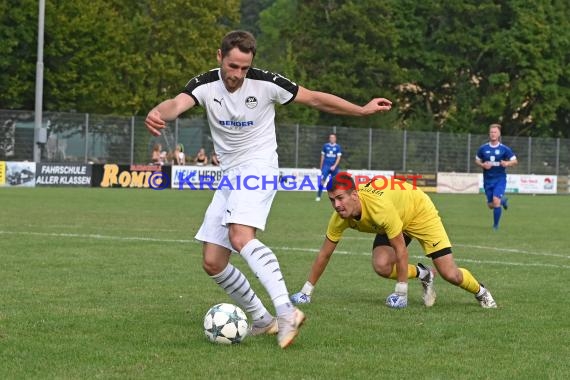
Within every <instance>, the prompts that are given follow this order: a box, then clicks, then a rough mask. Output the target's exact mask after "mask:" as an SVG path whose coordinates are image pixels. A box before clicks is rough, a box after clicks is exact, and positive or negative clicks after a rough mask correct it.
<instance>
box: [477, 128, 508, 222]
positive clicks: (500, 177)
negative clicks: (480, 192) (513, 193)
mask: <svg viewBox="0 0 570 380" xmlns="http://www.w3.org/2000/svg"><path fill="white" fill-rule="evenodd" d="M475 163H476V164H477V165H478V166H480V167H481V168H483V187H484V189H485V195H486V196H487V205H488V206H489V208H490V209H492V210H493V228H494V229H495V230H496V229H498V228H499V220H501V213H502V210H501V206H502V207H504V208H505V210H506V209H507V208H508V206H509V204H508V200H507V198H506V197H505V196H504V195H505V189H506V188H507V171H506V168H507V167H509V166H515V165H516V164H517V163H518V161H517V157H516V156H515V154H514V153H513V151H512V150H511V148H509V147H508V146H506V145H504V144H501V125H499V124H491V125H490V126H489V142H488V143H486V144H483V145H481V147H479V149H478V150H477V155H476V156H475Z"/></svg>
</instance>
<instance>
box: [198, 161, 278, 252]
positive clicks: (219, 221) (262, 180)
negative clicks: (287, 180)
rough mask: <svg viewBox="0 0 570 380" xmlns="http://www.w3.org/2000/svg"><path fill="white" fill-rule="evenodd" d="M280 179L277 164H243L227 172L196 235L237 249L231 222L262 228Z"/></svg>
mask: <svg viewBox="0 0 570 380" xmlns="http://www.w3.org/2000/svg"><path fill="white" fill-rule="evenodd" d="M278 179H279V169H278V168H277V167H267V166H266V167H262V166H249V165H244V166H240V167H237V168H234V169H230V170H228V171H227V172H224V174H223V178H222V180H221V181H220V185H219V186H218V189H217V190H216V192H215V193H214V197H213V199H212V202H211V203H210V206H208V209H207V210H206V215H205V216H204V221H203V222H202V226H201V227H200V229H199V230H198V233H197V234H196V236H195V238H196V239H197V240H200V241H202V242H207V243H214V244H217V245H221V246H223V247H226V248H228V249H230V250H234V249H233V248H232V245H231V244H230V239H229V234H228V232H229V231H228V224H232V223H235V224H242V225H245V226H251V227H255V228H257V229H259V230H262V231H263V230H264V229H265V223H266V222H267V217H268V216H269V211H270V210H271V204H272V203H273V198H275V194H276V193H277V181H278ZM238 189H239V190H238Z"/></svg>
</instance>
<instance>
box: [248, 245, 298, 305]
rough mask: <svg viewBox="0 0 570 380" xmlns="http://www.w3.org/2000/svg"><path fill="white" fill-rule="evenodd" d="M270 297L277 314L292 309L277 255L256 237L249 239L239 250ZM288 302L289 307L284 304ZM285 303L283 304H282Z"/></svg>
mask: <svg viewBox="0 0 570 380" xmlns="http://www.w3.org/2000/svg"><path fill="white" fill-rule="evenodd" d="M240 255H241V256H242V257H243V258H244V259H245V261H247V264H248V265H249V267H250V268H251V270H252V271H253V273H255V275H256V277H257V278H259V281H261V283H262V284H263V286H264V287H265V290H267V293H268V294H269V296H270V297H271V300H272V301H273V304H274V305H275V309H276V310H277V314H280V311H281V310H283V309H285V310H283V312H284V311H289V309H292V307H293V306H292V305H291V302H290V300H289V292H288V291H287V286H286V285H285V280H284V279H283V275H282V273H281V269H280V268H279V261H277V256H275V254H274V253H273V252H272V251H271V250H270V249H269V248H267V247H266V246H265V245H263V243H262V242H260V241H259V240H257V239H253V240H251V241H249V242H248V243H247V244H246V245H245V247H243V249H242V250H241V252H240ZM287 304H289V307H287V306H286V305H287ZM284 305H285V306H284Z"/></svg>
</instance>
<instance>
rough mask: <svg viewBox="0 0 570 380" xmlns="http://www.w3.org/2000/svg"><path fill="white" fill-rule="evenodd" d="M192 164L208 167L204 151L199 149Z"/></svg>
mask: <svg viewBox="0 0 570 380" xmlns="http://www.w3.org/2000/svg"><path fill="white" fill-rule="evenodd" d="M194 163H195V164H196V165H199V166H204V165H208V155H207V154H206V149H204V148H200V150H199V151H198V153H197V154H196V157H194Z"/></svg>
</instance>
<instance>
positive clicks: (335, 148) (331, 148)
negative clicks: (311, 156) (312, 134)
mask: <svg viewBox="0 0 570 380" xmlns="http://www.w3.org/2000/svg"><path fill="white" fill-rule="evenodd" d="M321 154H322V155H323V156H324V160H323V167H331V166H333V165H334V163H335V162H336V158H337V157H340V156H342V148H341V147H340V145H338V144H331V143H326V144H324V145H323V149H322V150H321Z"/></svg>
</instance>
